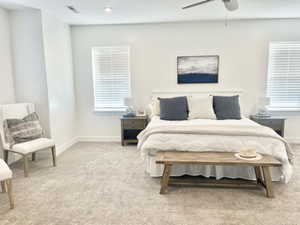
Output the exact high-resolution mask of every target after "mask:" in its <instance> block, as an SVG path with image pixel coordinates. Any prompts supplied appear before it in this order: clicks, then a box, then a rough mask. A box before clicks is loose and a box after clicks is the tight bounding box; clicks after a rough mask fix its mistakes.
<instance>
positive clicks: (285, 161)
mask: <svg viewBox="0 0 300 225" xmlns="http://www.w3.org/2000/svg"><path fill="white" fill-rule="evenodd" d="M179 134H180V135H190V136H191V135H192V136H194V138H196V139H197V137H199V135H200V136H203V135H205V136H217V137H220V141H221V140H222V139H221V138H223V137H224V136H227V137H236V139H237V140H238V138H239V137H246V138H247V137H251V138H252V137H256V138H258V139H259V140H260V139H261V138H264V139H271V140H273V141H274V140H276V141H277V142H276V141H275V144H276V145H279V144H283V146H284V147H285V150H282V149H284V148H282V147H281V148H280V146H279V147H278V148H273V149H270V148H263V147H262V148H256V149H257V151H258V152H259V153H262V154H268V155H272V156H274V157H275V158H277V159H278V160H280V161H281V163H282V174H283V177H282V180H283V181H284V182H287V181H288V180H289V179H290V177H291V175H292V166H291V164H292V163H293V160H294V154H293V151H292V149H291V147H290V146H289V144H288V143H287V142H286V141H285V140H284V139H283V138H282V137H280V136H279V135H278V134H277V133H276V132H274V131H273V130H272V129H270V128H268V127H264V126H260V125H256V124H255V125H253V126H245V125H240V126H239V125H237V124H235V125H233V126H227V125H211V124H207V125H203V126H199V124H195V125H193V124H189V125H185V124H181V125H178V124H165V125H156V126H148V127H147V128H146V129H145V130H143V131H142V132H141V133H140V134H139V135H138V140H139V143H138V148H139V149H140V150H141V151H142V153H144V154H149V155H155V153H156V152H157V151H174V150H176V151H199V152H201V151H210V150H213V151H224V152H226V151H230V152H237V151H239V150H241V149H239V150H238V149H234V148H232V149H230V148H227V149H221V148H215V149H214V148H213V147H211V146H210V148H208V149H204V148H203V146H202V148H200V147H199V148H197V146H195V145H194V146H191V145H190V144H189V143H187V142H186V143H182V142H183V140H184V138H183V139H182V138H181V139H179V138H176V137H179V136H178V135H179ZM172 136H173V138H172ZM186 137H187V136H186ZM179 142H180V143H179ZM195 143H197V141H195ZM273 143H274V142H273ZM256 144H259V143H256ZM174 146H178V148H177V147H175V148H174ZM183 146H186V149H184V147H183ZM199 146H200V145H199ZM274 146H275V145H274Z"/></svg>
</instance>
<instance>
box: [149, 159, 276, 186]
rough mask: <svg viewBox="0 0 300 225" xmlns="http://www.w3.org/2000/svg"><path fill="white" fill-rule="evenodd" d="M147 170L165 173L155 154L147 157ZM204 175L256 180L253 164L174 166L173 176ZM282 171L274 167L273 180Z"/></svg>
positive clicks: (156, 173)
mask: <svg viewBox="0 0 300 225" xmlns="http://www.w3.org/2000/svg"><path fill="white" fill-rule="evenodd" d="M145 160H146V162H145V163H146V172H147V173H148V174H149V175H150V176H151V177H160V176H162V173H163V167H164V166H163V165H162V164H157V163H155V157H154V156H149V155H148V156H147V157H146V159H145ZM183 175H190V176H199V175H201V176H204V177H215V178H216V179H222V178H232V179H236V178H242V179H246V180H256V178H255V172H254V168H253V167H251V166H204V165H196V164H195V165H192V164H189V165H184V164H176V165H174V166H172V170H171V176H175V177H176V176H183ZM280 177H281V172H280V168H277V167H276V168H275V167H273V168H272V180H273V181H280V180H281V179H280Z"/></svg>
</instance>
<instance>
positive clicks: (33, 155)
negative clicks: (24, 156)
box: [31, 152, 36, 161]
mask: <svg viewBox="0 0 300 225" xmlns="http://www.w3.org/2000/svg"><path fill="white" fill-rule="evenodd" d="M35 156H36V153H35V152H34V153H32V155H31V158H32V161H35Z"/></svg>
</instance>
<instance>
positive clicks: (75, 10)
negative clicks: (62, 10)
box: [66, 5, 79, 13]
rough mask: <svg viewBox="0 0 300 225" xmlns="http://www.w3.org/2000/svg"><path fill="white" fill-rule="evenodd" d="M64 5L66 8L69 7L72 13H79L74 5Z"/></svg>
mask: <svg viewBox="0 0 300 225" xmlns="http://www.w3.org/2000/svg"><path fill="white" fill-rule="evenodd" d="M66 7H67V8H68V9H70V10H71V11H72V12H73V13H79V11H78V10H77V9H75V8H74V6H72V5H67V6H66Z"/></svg>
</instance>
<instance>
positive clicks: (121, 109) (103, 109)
mask: <svg viewBox="0 0 300 225" xmlns="http://www.w3.org/2000/svg"><path fill="white" fill-rule="evenodd" d="M125 47H126V48H127V49H128V52H127V54H128V59H127V60H128V77H127V78H128V96H126V97H131V95H132V91H131V67H130V55H131V48H130V46H129V45H115V46H94V47H92V48H91V62H92V73H93V97H94V100H93V102H94V105H93V110H94V112H125V111H126V110H127V108H128V107H127V106H125V105H124V106H121V105H120V106H118V107H97V104H96V82H95V80H96V68H95V67H96V65H95V62H94V54H95V52H94V51H95V50H97V49H101V48H125ZM123 101H124V100H123Z"/></svg>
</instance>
